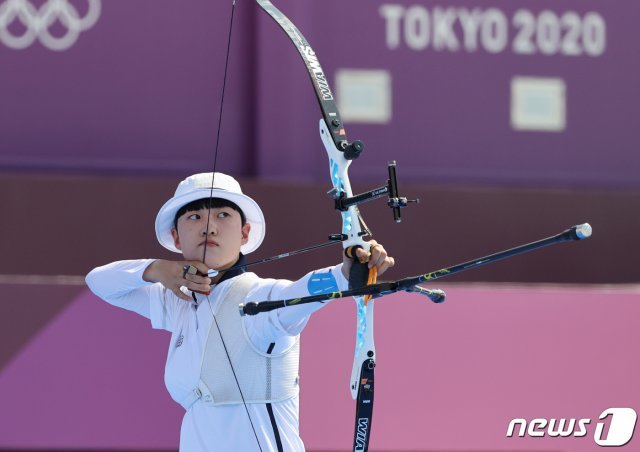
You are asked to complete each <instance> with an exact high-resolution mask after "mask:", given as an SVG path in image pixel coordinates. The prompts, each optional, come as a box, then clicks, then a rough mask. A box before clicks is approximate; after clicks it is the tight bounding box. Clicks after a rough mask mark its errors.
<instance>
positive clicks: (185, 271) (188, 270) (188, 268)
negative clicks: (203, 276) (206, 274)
mask: <svg viewBox="0 0 640 452" xmlns="http://www.w3.org/2000/svg"><path fill="white" fill-rule="evenodd" d="M182 270H183V271H182V279H187V274H189V275H195V274H196V273H198V269H197V268H196V267H194V266H193V265H185V266H184V267H182Z"/></svg>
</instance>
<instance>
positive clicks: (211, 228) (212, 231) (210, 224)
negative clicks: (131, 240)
mask: <svg viewBox="0 0 640 452" xmlns="http://www.w3.org/2000/svg"><path fill="white" fill-rule="evenodd" d="M202 226H203V227H202V236H203V237H206V236H207V232H208V235H216V234H217V233H218V229H217V225H216V218H215V214H214V213H213V212H211V213H209V219H208V221H204V222H203V225H202Z"/></svg>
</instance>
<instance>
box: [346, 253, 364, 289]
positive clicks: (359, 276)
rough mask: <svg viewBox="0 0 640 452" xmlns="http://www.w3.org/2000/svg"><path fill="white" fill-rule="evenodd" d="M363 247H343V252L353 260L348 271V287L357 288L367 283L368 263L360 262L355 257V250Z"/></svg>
mask: <svg viewBox="0 0 640 452" xmlns="http://www.w3.org/2000/svg"><path fill="white" fill-rule="evenodd" d="M358 248H361V249H364V247H362V246H361V245H355V246H350V247H348V248H345V250H344V254H345V256H347V257H348V258H349V259H351V260H352V261H353V264H352V265H351V270H350V271H349V289H359V288H361V287H364V286H366V285H367V281H368V279H369V265H368V264H367V262H364V263H363V262H360V260H359V259H358V257H357V254H356V250H357V249H358Z"/></svg>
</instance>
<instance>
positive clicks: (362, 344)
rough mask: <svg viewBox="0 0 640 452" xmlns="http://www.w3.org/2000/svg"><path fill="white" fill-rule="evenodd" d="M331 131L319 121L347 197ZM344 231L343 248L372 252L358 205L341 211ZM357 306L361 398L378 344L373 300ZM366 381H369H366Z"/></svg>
mask: <svg viewBox="0 0 640 452" xmlns="http://www.w3.org/2000/svg"><path fill="white" fill-rule="evenodd" d="M329 136H330V135H329V131H328V130H327V125H326V123H325V121H324V120H322V119H321V120H320V138H321V139H322V143H323V144H324V147H325V150H326V151H327V156H328V157H329V175H330V176H331V183H332V185H333V188H334V190H335V192H336V195H338V196H339V195H341V194H342V193H344V195H345V196H347V197H348V198H350V197H352V196H353V192H352V190H351V182H350V181H349V175H348V170H349V166H350V165H351V160H347V159H346V158H345V156H344V153H343V152H341V151H339V150H338V149H336V147H335V145H334V143H333V142H332V141H331V139H330V138H329ZM342 233H343V234H345V235H346V236H347V237H348V238H347V240H345V241H344V242H343V247H344V248H348V247H351V246H361V247H362V248H364V249H365V250H366V251H369V244H368V243H367V242H365V241H364V239H363V238H362V237H363V232H362V226H361V224H360V218H359V212H358V207H357V206H355V205H354V206H351V207H349V209H348V210H347V211H345V212H342ZM354 300H355V302H356V306H357V329H356V349H355V357H354V360H353V368H352V369H351V380H350V385H349V387H350V390H351V397H352V398H353V399H354V400H355V399H357V398H358V389H359V387H360V385H361V383H362V382H363V378H362V374H363V365H365V364H366V366H367V367H368V366H371V376H370V377H369V378H365V381H367V380H372V378H373V367H374V366H375V353H376V349H375V345H374V341H373V327H372V326H373V301H369V302H368V303H365V301H364V297H354ZM365 384H366V383H365Z"/></svg>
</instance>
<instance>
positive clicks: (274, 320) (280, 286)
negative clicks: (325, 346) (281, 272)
mask: <svg viewBox="0 0 640 452" xmlns="http://www.w3.org/2000/svg"><path fill="white" fill-rule="evenodd" d="M348 287H349V282H348V281H347V279H346V278H345V277H344V275H343V274H342V264H340V265H336V266H334V267H327V268H324V269H321V270H316V271H313V272H310V273H307V274H306V275H305V276H304V277H302V278H300V279H299V280H297V281H289V280H285V279H280V280H273V279H270V280H269V279H265V280H262V281H261V283H259V284H258V285H256V287H254V288H253V290H252V291H251V292H250V293H249V295H248V296H247V301H266V300H272V301H275V300H285V299H289V298H298V297H305V296H308V295H316V294H320V293H327V292H335V291H338V290H346V289H347V288H348ZM326 304H327V302H316V303H308V304H304V305H300V306H290V307H287V308H282V309H276V310H273V311H270V312H265V313H262V314H258V315H256V316H247V317H245V319H246V322H247V323H246V326H247V327H248V331H252V332H253V334H251V335H250V336H252V337H251V340H252V341H253V342H254V343H255V345H257V346H262V344H264V343H268V342H276V340H277V339H279V338H282V337H283V336H296V335H298V334H300V333H301V332H302V330H303V329H304V327H305V326H306V324H307V322H308V321H309V317H310V316H311V314H313V313H314V312H316V311H317V310H318V309H320V308H322V307H323V306H325V305H326ZM254 335H255V336H254ZM262 348H263V347H262Z"/></svg>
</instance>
